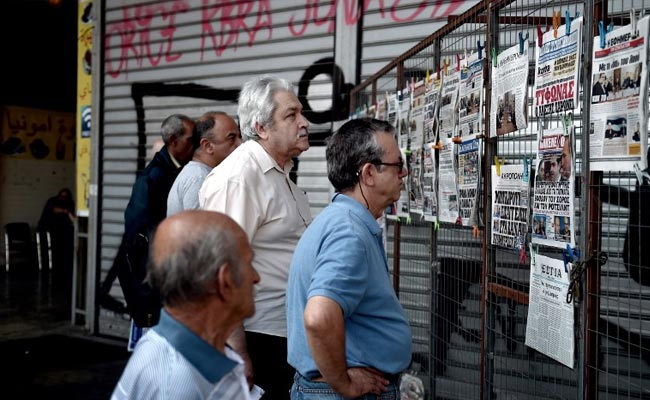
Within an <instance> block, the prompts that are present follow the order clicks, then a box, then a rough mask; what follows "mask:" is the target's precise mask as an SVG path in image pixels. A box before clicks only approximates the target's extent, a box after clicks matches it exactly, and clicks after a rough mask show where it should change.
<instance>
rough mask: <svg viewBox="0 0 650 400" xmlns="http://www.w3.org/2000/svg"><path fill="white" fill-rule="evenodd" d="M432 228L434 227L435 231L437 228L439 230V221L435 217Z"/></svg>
mask: <svg viewBox="0 0 650 400" xmlns="http://www.w3.org/2000/svg"><path fill="white" fill-rule="evenodd" d="M433 229H435V230H436V231H439V230H440V221H438V219H437V218H436V220H435V221H434V222H433Z"/></svg>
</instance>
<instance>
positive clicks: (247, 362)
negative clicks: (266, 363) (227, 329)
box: [239, 353, 255, 390]
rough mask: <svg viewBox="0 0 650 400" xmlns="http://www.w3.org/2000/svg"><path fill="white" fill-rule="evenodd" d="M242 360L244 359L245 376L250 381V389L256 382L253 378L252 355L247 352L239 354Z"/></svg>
mask: <svg viewBox="0 0 650 400" xmlns="http://www.w3.org/2000/svg"><path fill="white" fill-rule="evenodd" d="M239 355H240V357H241V358H242V360H244V376H246V381H248V389H249V390H251V389H253V384H254V383H255V380H254V379H253V377H254V375H255V374H254V373H253V362H252V361H251V358H250V356H249V355H248V353H245V354H239Z"/></svg>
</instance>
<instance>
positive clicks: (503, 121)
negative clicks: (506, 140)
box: [490, 41, 528, 137]
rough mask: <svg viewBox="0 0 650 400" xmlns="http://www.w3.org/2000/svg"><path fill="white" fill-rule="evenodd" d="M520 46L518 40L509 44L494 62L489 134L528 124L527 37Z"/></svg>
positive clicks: (503, 132)
mask: <svg viewBox="0 0 650 400" xmlns="http://www.w3.org/2000/svg"><path fill="white" fill-rule="evenodd" d="M519 50H522V48H520V46H519V45H518V44H517V45H515V46H512V47H510V48H509V49H507V50H505V51H504V52H503V53H501V54H499V55H498V56H497V65H496V67H495V66H494V64H493V65H492V77H493V79H492V105H493V106H492V108H491V111H490V121H491V123H490V137H495V136H500V135H505V134H506V133H510V132H515V131H517V130H519V129H524V128H526V127H527V126H528V41H524V45H523V52H520V51H519Z"/></svg>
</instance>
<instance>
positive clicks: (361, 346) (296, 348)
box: [287, 119, 411, 400]
mask: <svg viewBox="0 0 650 400" xmlns="http://www.w3.org/2000/svg"><path fill="white" fill-rule="evenodd" d="M325 156H326V159H327V177H328V179H329V181H330V182H331V183H332V185H333V186H334V189H335V190H336V194H335V195H334V197H333V198H332V202H331V203H330V205H328V206H327V207H326V208H325V209H324V210H323V211H322V212H321V213H320V214H319V215H318V217H317V218H316V219H315V220H314V222H313V223H312V224H311V225H310V226H309V228H308V229H307V230H306V231H305V233H304V235H303V236H302V238H301V239H300V241H299V242H298V246H297V247H296V252H295V254H294V257H293V261H292V263H291V269H290V273H289V284H288V287H287V329H288V341H289V363H290V364H291V365H292V366H293V367H294V368H295V369H296V371H297V372H296V375H295V378H294V384H293V387H292V389H291V398H292V399H294V400H298V399H303V400H308V399H314V400H315V399H320V398H325V397H326V396H327V397H328V398H360V397H361V396H364V395H367V394H375V395H377V397H376V398H378V399H399V398H400V393H399V382H398V381H399V375H400V373H401V372H402V371H404V370H405V369H406V368H407V367H408V366H409V364H410V361H411V330H410V327H409V324H408V319H407V318H406V313H405V312H404V309H403V308H402V306H401V304H400V302H399V300H398V299H397V296H396V294H395V291H394V290H393V286H392V279H391V276H390V272H389V270H388V264H387V263H386V253H385V251H384V246H383V241H382V231H381V228H380V226H379V225H378V224H377V221H376V220H377V219H378V218H379V217H381V215H382V214H383V212H384V210H385V209H386V207H388V205H390V204H392V203H393V202H395V201H397V199H399V197H400V190H401V188H402V184H403V178H405V177H406V176H407V174H408V172H407V170H406V168H405V167H404V160H403V159H402V156H401V152H400V149H399V147H398V145H397V141H396V140H395V131H394V128H393V127H392V126H391V125H390V124H389V123H387V122H385V121H380V120H376V119H355V120H352V121H348V122H346V123H345V124H344V125H343V126H341V128H340V129H339V130H338V131H337V132H336V133H335V134H334V135H333V136H332V137H331V138H330V139H329V141H328V143H327V149H326V153H325ZM339 396H340V397H339ZM364 398H365V397H364ZM372 398H375V397H372Z"/></svg>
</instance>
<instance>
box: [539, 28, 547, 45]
mask: <svg viewBox="0 0 650 400" xmlns="http://www.w3.org/2000/svg"><path fill="white" fill-rule="evenodd" d="M547 28H548V27H547ZM543 44H544V32H542V27H541V26H539V25H537V47H542V45H543Z"/></svg>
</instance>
